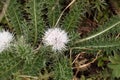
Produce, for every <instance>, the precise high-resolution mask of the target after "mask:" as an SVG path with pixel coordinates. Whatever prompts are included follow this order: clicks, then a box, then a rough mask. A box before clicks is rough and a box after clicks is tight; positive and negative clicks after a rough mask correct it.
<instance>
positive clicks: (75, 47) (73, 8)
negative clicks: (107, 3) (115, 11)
mask: <svg viewBox="0 0 120 80" xmlns="http://www.w3.org/2000/svg"><path fill="white" fill-rule="evenodd" d="M23 3H24V4H23ZM87 4H88V0H72V1H71V2H70V3H68V5H67V6H66V8H65V9H64V10H62V8H63V6H62V5H61V4H60V1H59V0H24V1H22V0H10V3H9V6H8V8H7V10H6V13H5V15H4V18H3V20H2V21H3V22H6V24H7V29H9V30H11V31H12V33H14V34H15V36H14V37H15V38H14V39H15V40H14V42H13V43H12V45H11V46H10V47H9V48H8V49H7V50H4V49H5V48H6V47H7V45H8V44H10V42H11V41H12V40H13V35H12V34H10V33H9V32H8V31H7V32H6V31H2V32H0V48H1V49H0V79H2V80H8V79H9V80H12V79H14V80H19V79H33V80H43V79H44V80H50V79H52V80H71V79H73V64H72V61H73V56H72V55H74V54H78V53H82V52H86V53H87V52H89V53H92V54H94V55H96V52H98V51H99V50H101V51H102V52H103V54H107V55H108V56H109V55H111V54H112V53H113V52H116V53H118V52H119V49H120V35H119V34H120V16H119V15H116V16H113V17H112V18H111V19H109V20H108V22H106V23H105V24H103V25H101V26H100V25H99V27H98V28H97V29H96V30H94V31H93V32H91V33H90V34H89V35H87V36H84V37H80V34H79V33H78V31H77V29H78V25H79V21H81V19H82V18H83V17H84V16H85V15H84V14H85V13H86V7H88V6H87ZM98 8H99V7H98ZM67 10H68V12H66V11H67ZM1 23H2V22H1ZM59 52H61V54H59ZM56 53H58V54H56ZM69 56H70V58H69ZM93 62H94V61H93ZM93 62H91V63H93Z"/></svg>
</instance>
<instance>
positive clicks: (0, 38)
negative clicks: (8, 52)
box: [0, 30, 13, 52]
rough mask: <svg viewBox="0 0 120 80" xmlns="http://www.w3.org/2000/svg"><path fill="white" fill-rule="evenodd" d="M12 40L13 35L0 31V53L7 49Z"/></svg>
mask: <svg viewBox="0 0 120 80" xmlns="http://www.w3.org/2000/svg"><path fill="white" fill-rule="evenodd" d="M12 40H13V35H12V34H11V33H10V32H8V31H4V30H3V31H0V52H2V51H3V50H4V49H6V48H7V47H9V44H10V42H11V41H12Z"/></svg>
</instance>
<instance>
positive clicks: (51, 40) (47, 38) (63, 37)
mask: <svg viewBox="0 0 120 80" xmlns="http://www.w3.org/2000/svg"><path fill="white" fill-rule="evenodd" d="M68 41H69V39H68V36H67V33H66V32H65V31H64V30H61V29H60V28H51V29H48V30H47V31H46V32H45V34H44V37H43V43H44V44H45V45H46V46H51V47H52V50H53V51H61V50H64V49H65V47H66V46H65V44H67V43H68Z"/></svg>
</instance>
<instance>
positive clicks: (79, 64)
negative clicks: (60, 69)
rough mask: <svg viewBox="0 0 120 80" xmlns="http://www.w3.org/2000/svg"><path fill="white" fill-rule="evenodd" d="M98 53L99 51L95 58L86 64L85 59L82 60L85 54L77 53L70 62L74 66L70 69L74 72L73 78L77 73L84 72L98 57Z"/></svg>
mask: <svg viewBox="0 0 120 80" xmlns="http://www.w3.org/2000/svg"><path fill="white" fill-rule="evenodd" d="M100 53H101V50H99V51H98V53H97V55H96V57H95V58H94V59H93V60H92V61H91V62H88V61H89V60H88V59H87V58H84V55H85V52H82V53H79V54H78V55H77V56H76V58H75V59H74V60H73V62H72V65H73V64H74V67H73V68H72V69H75V70H76V72H75V75H74V77H75V76H77V74H78V72H80V71H86V70H87V69H88V68H89V67H90V66H91V64H92V63H94V62H95V61H96V60H97V59H98V57H100V56H99V54H100ZM73 80H76V79H73Z"/></svg>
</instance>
